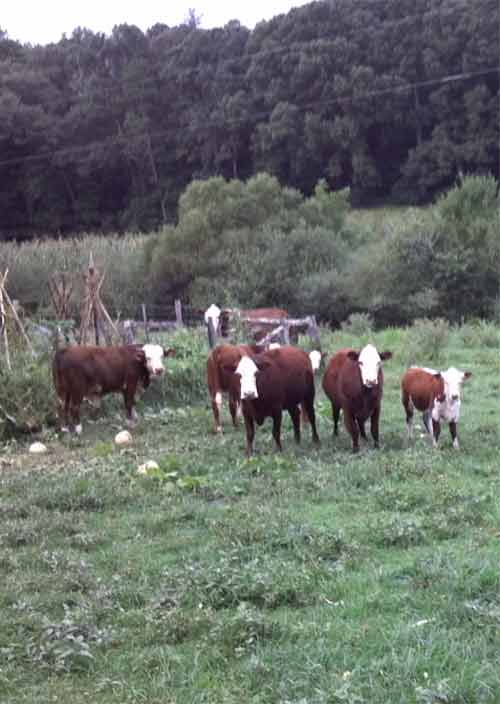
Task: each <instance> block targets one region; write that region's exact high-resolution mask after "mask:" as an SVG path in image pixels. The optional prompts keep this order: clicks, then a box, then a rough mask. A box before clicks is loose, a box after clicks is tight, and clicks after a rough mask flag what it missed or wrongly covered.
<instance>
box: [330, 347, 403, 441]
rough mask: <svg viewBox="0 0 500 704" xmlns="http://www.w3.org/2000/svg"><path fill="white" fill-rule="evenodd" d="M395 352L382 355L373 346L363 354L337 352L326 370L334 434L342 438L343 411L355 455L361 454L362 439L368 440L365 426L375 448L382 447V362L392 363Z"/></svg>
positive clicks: (345, 351)
mask: <svg viewBox="0 0 500 704" xmlns="http://www.w3.org/2000/svg"><path fill="white" fill-rule="evenodd" d="M391 357H392V352H382V353H381V354H379V353H378V352H377V350H376V349H375V347H374V346H373V345H366V347H363V349H362V350H361V352H358V351H356V350H352V349H343V350H340V351H339V352H337V353H336V354H335V355H334V356H333V357H332V359H331V360H330V362H329V363H328V366H327V368H326V370H325V374H324V376H323V389H324V391H325V394H326V395H327V396H328V398H329V399H330V402H331V404H332V415H333V424H334V433H335V435H338V424H339V417H340V411H341V410H342V411H343V413H344V423H345V426H346V428H347V430H348V432H349V434H350V436H351V438H352V450H353V452H359V435H360V434H361V437H362V438H364V439H365V440H366V432H365V422H366V421H367V420H368V418H369V419H370V429H371V434H372V437H373V441H374V444H375V447H378V446H379V418H380V407H381V400H382V393H383V386H384V374H383V371H382V364H381V361H382V360H384V359H390V358H391Z"/></svg>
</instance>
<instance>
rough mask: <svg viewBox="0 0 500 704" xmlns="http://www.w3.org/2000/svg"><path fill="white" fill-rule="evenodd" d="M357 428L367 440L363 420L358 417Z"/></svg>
mask: <svg viewBox="0 0 500 704" xmlns="http://www.w3.org/2000/svg"><path fill="white" fill-rule="evenodd" d="M358 428H359V434H360V435H361V437H362V438H363V440H368V438H367V437H366V430H365V421H364V420H361V418H358Z"/></svg>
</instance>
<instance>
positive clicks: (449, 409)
mask: <svg viewBox="0 0 500 704" xmlns="http://www.w3.org/2000/svg"><path fill="white" fill-rule="evenodd" d="M471 376H472V374H471V372H461V371H460V370H459V369H455V368H454V367H450V368H449V369H447V370H446V371H445V372H439V371H436V370H435V369H428V368H426V367H410V369H407V370H406V372H405V373H404V375H403V378H402V380H401V402H402V404H403V406H404V409H405V411H406V425H407V428H408V438H409V439H411V437H412V421H413V410H414V408H416V409H417V410H419V411H421V413H422V414H423V421H424V425H425V428H426V430H427V432H429V433H432V444H433V446H434V447H437V443H438V440H439V435H440V433H441V421H442V420H444V421H446V422H448V424H449V427H450V435H451V438H452V441H453V447H454V448H455V449H457V450H458V449H459V443H458V436H457V423H458V419H459V416H460V392H461V388H462V384H463V382H464V381H465V380H466V379H468V378H469V377H471Z"/></svg>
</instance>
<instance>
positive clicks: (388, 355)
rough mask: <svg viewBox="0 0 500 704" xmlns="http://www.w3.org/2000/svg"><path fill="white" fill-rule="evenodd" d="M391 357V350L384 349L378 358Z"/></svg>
mask: <svg viewBox="0 0 500 704" xmlns="http://www.w3.org/2000/svg"><path fill="white" fill-rule="evenodd" d="M391 358H392V352H389V350H386V351H385V352H381V353H380V359H382V360H385V359H391Z"/></svg>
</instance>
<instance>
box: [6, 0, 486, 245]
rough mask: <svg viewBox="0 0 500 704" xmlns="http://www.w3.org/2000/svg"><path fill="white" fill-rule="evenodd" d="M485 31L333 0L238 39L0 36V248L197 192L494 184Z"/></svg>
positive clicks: (365, 192) (360, 1)
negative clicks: (482, 176)
mask: <svg viewBox="0 0 500 704" xmlns="http://www.w3.org/2000/svg"><path fill="white" fill-rule="evenodd" d="M498 26H499V5H498V2H497V0H475V1H474V2H470V1H469V0H441V1H438V2H436V1H435V0H411V1H410V0H330V1H324V2H313V3H311V4H309V5H305V6H303V7H300V8H296V9H294V10H292V11H291V12H289V13H288V14H287V15H281V16H278V17H275V18H274V19H272V20H271V21H269V22H261V23H260V24H258V25H257V26H256V28H255V29H254V30H253V31H249V30H247V29H246V28H244V27H243V26H241V25H240V24H239V23H238V22H237V21H233V22H230V23H228V24H227V25H226V26H225V27H223V28H218V29H213V30H202V29H200V28H199V27H197V26H196V22H188V23H186V24H185V25H182V26H178V27H168V26H166V25H163V24H156V25H155V26H153V27H151V28H150V29H149V30H148V31H147V32H146V33H143V32H142V31H140V30H139V29H138V28H137V27H135V26H129V25H120V26H117V27H115V28H114V30H113V32H112V34H111V35H110V36H105V35H103V34H99V33H97V34H96V33H93V32H91V31H89V30H86V29H80V28H79V29H76V30H75V31H74V32H73V34H72V35H71V37H69V38H62V39H61V40H60V41H59V42H58V43H56V44H50V45H48V46H31V45H21V44H19V43H18V42H15V41H12V40H10V39H9V37H8V34H7V33H6V32H5V31H4V32H0V213H1V215H0V238H2V239H8V238H23V237H24V238H26V237H31V236H34V235H40V234H44V233H52V234H60V235H65V234H68V233H73V232H78V231H101V232H111V231H118V232H121V231H124V230H127V229H128V230H130V229H138V230H143V231H147V230H151V229H155V228H157V227H158V226H160V225H162V224H165V223H169V222H174V221H175V219H176V217H177V203H178V199H179V196H180V194H181V193H182V192H183V191H184V189H185V187H186V185H187V184H188V183H189V182H191V181H192V180H193V179H195V178H196V179H206V178H208V177H211V176H221V177H224V178H226V179H228V178H238V179H247V178H249V177H251V176H252V175H254V174H256V173H257V172H259V171H267V172H268V173H271V174H273V175H275V176H276V177H277V178H278V179H279V181H280V182H281V183H282V184H284V185H288V186H291V187H293V188H295V189H298V190H299V191H301V192H302V193H304V194H311V193H312V192H313V191H314V187H315V184H317V183H318V182H319V181H320V180H321V179H323V180H324V181H325V182H326V184H327V185H328V187H329V188H330V189H340V188H343V187H345V186H349V187H350V189H351V198H352V200H353V202H354V203H358V204H368V203H370V202H373V201H375V200H380V199H389V198H390V199H397V200H399V201H400V202H407V203H408V202H426V201H429V200H430V199H432V198H433V197H434V196H435V195H436V194H438V193H439V192H441V191H442V190H443V189H445V188H447V187H449V186H450V185H452V184H453V183H454V182H455V179H456V177H457V174H458V173H460V172H469V171H476V172H477V171H482V172H492V173H495V174H497V173H498V167H499V164H498V116H497V108H498V87H499V80H498V78H499V77H498ZM450 76H453V77H455V78H454V79H453V80H451V79H449V78H446V77H450Z"/></svg>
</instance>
